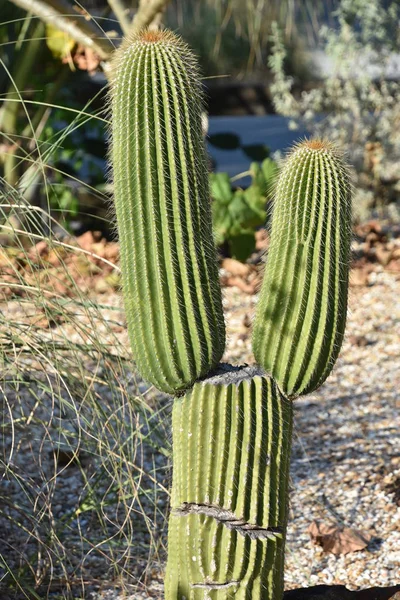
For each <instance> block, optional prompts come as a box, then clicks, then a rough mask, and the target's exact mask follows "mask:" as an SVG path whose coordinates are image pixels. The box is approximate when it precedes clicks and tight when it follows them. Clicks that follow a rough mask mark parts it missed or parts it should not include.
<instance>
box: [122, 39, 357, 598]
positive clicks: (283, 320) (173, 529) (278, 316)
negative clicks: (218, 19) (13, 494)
mask: <svg viewBox="0 0 400 600" xmlns="http://www.w3.org/2000/svg"><path fill="white" fill-rule="evenodd" d="M111 102H112V161H113V173H114V194H115V205H116V214H117V222H118V230H119V235H120V243H121V265H122V273H123V283H124V285H123V291H124V299H125V309H126V314H127V321H128V329H129V334H130V340H131V344H132V348H133V352H134V358H135V360H136V363H137V366H138V369H139V371H140V373H141V374H142V375H143V377H144V378H145V379H147V380H149V381H150V382H152V383H154V384H155V385H156V386H157V387H158V388H159V389H161V390H163V391H165V392H168V393H172V394H175V395H179V397H177V398H176V399H175V401H174V410H173V461H174V474H173V486H172V497H171V508H172V511H171V516H170V522H169V535H168V540H169V541H168V544H169V558H168V564H167V571H166V583H165V597H166V599H167V600H228V599H233V598H238V599H243V600H245V599H252V600H261V599H263V600H281V598H282V594H283V560H284V554H283V552H284V542H285V532H286V524H287V503H288V493H287V492H288V480H289V472H288V470H289V454H290V443H291V429H292V403H291V400H290V399H289V398H292V397H294V396H296V395H299V394H301V393H305V392H307V391H310V390H312V389H315V388H316V387H317V386H318V385H319V384H320V383H322V382H323V381H324V379H325V378H326V377H327V376H328V374H329V372H330V370H331V368H332V366H333V362H334V360H335V358H336V356H337V353H338V351H339V348H340V344H341V340H342V337H343V331H344V325H345V318H346V302H347V285H348V284H347V280H348V255H349V242H350V232H349V227H350V186H349V182H348V177H347V174H346V169H345V167H344V165H343V162H342V160H341V159H340V157H339V156H338V154H337V153H336V151H335V150H334V149H333V148H332V147H331V146H330V145H329V144H328V143H326V142H323V141H318V140H314V141H311V142H310V141H306V142H304V143H302V144H300V145H299V146H298V147H297V148H296V149H295V150H294V151H293V153H292V154H291V155H290V157H289V158H288V160H287V162H286V165H285V167H284V168H283V169H282V172H281V175H280V179H279V181H278V184H277V190H276V199H275V208H274V214H273V223H272V232H271V247H270V253H269V257H268V263H267V272H266V276H265V279H264V285H263V289H262V292H261V297H260V306H259V309H258V314H257V318H256V323H255V329H254V338H253V342H254V350H255V355H256V358H257V360H258V361H259V363H260V365H261V367H243V368H239V367H230V366H229V365H220V366H219V367H218V368H217V369H216V370H215V367H216V366H217V363H218V361H219V360H220V358H221V355H222V353H223V350H224V343H225V330H224V321H223V314H222V304H221V292H220V289H219V285H218V271H217V267H216V259H215V248H214V245H213V239H212V230H211V216H210V199H209V191H208V183H207V182H208V179H207V168H206V160H205V150H204V145H203V140H202V131H201V122H200V111H201V91H200V84H199V80H198V75H197V71H196V66H195V61H194V59H193V57H192V55H191V53H190V51H189V50H188V48H187V47H186V45H185V44H183V43H182V42H181V41H180V40H179V39H178V38H177V37H176V36H174V35H173V34H171V33H169V32H149V31H144V32H141V33H140V34H138V35H136V36H135V37H133V38H131V39H128V40H127V41H126V42H124V44H123V45H122V47H121V49H120V50H119V51H118V52H117V57H116V59H115V61H114V77H113V81H112V90H111ZM213 369H214V371H213Z"/></svg>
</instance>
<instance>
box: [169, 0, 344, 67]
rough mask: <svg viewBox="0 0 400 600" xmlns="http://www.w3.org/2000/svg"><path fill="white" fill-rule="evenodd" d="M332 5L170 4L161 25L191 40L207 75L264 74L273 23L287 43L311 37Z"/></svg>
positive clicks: (269, 1)
mask: <svg viewBox="0 0 400 600" xmlns="http://www.w3.org/2000/svg"><path fill="white" fill-rule="evenodd" d="M331 4H332V0H317V1H311V0H301V1H300V0H294V1H293V0H246V1H245V2H244V1H243V0H205V2H198V1H196V0H172V2H171V5H170V7H169V8H168V10H167V17H166V20H167V23H168V26H169V27H170V28H172V29H175V28H179V30H180V33H181V34H182V35H183V36H184V37H185V39H190V40H191V44H192V46H193V47H194V48H195V49H196V52H197V53H198V54H199V55H200V57H201V62H202V63H203V67H206V68H205V70H206V71H207V73H223V74H227V73H228V74H229V75H232V74H233V73H237V72H238V71H239V74H241V75H243V74H244V73H245V72H246V73H249V72H254V70H255V69H261V70H262V71H263V73H265V61H266V58H267V52H268V47H269V36H270V33H271V24H272V23H273V21H275V20H276V21H278V22H279V23H280V24H281V25H282V27H283V28H284V34H285V41H286V42H288V43H289V42H290V43H292V42H293V41H294V38H298V37H299V36H300V35H306V36H307V37H308V38H310V37H311V38H315V37H316V35H317V32H318V29H319V21H320V17H321V16H323V15H324V14H325V11H326V6H327V5H328V6H329V5H331Z"/></svg>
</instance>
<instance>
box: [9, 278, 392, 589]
mask: <svg viewBox="0 0 400 600" xmlns="http://www.w3.org/2000/svg"><path fill="white" fill-rule="evenodd" d="M368 283H369V285H368V286H353V287H351V293H350V311H349V319H348V326H347V336H346V341H345V343H344V345H343V349H342V352H341V354H340V358H339V360H338V363H337V366H336V367H335V369H334V372H333V373H332V375H331V376H330V377H329V379H328V381H327V382H326V383H325V384H324V385H323V386H322V388H321V389H320V390H319V391H318V392H317V393H314V394H312V395H309V396H307V397H306V398H304V399H300V400H298V401H296V411H295V431H294V441H293V456H292V464H291V478H292V491H291V496H290V520H289V527H288V540H287V552H286V572H285V577H286V589H293V588H296V587H302V586H311V585H316V584H323V583H325V584H344V585H346V586H347V587H348V588H350V589H359V588H365V587H369V586H374V585H377V586H386V585H395V584H398V583H400V574H399V573H400V508H399V506H398V501H399V495H400V493H399V487H400V452H399V451H400V443H399V433H398V431H399V424H400V423H399V408H400V394H399V389H400V277H399V275H398V274H392V273H389V272H387V271H384V270H383V269H382V268H380V267H378V268H377V269H376V270H374V271H373V272H372V273H371V274H370V275H369V280H368ZM224 303H225V310H226V316H227V322H228V347H227V352H226V355H225V357H224V360H226V361H230V362H233V363H234V364H243V363H251V362H252V357H251V354H250V325H251V320H252V317H253V314H254V306H255V303H256V296H252V295H245V294H243V293H242V292H239V291H237V290H236V289H235V288H226V289H225V292H224ZM107 304H109V305H110V306H111V305H114V306H118V305H119V299H118V297H117V296H113V297H111V296H110V297H108V298H107ZM10 306H11V303H10V304H9V306H8V310H10ZM11 310H12V311H14V313H13V316H14V318H16V315H15V312H16V311H17V307H16V306H14V307H12V306H11ZM110 315H111V316H112V319H113V321H114V322H115V323H117V324H118V323H121V322H123V321H121V319H122V317H121V315H120V314H119V313H115V312H114V311H113V312H112V313H110ZM116 331H117V333H116V335H117V336H118V338H119V340H120V341H121V342H122V344H126V341H127V340H126V333H125V331H124V328H121V326H120V325H117V327H116ZM63 333H64V334H68V332H67V331H64V332H63ZM48 335H50V333H49V334H48ZM51 335H55V332H54V331H52V332H51ZM69 335H70V336H72V335H73V332H69ZM130 385H131V387H130V392H129V393H130V394H133V395H134V394H135V393H136V394H137V393H139V391H140V390H142V389H143V387H142V385H141V384H140V382H139V383H138V382H131V384H130ZM138 386H139V387H138ZM99 389H100V391H101V389H102V388H99ZM29 390H30V391H29ZM33 392H34V390H33ZM13 393H14V392H13ZM30 394H32V387H31V388H29V386H28V387H27V388H26V389H25V391H24V394H23V398H24V399H23V402H22V404H24V408H21V406H22V405H21V397H19V400H18V403H19V404H18V406H19V410H22V411H24V410H25V411H26V413H27V414H29V410H32V406H34V405H35V403H36V402H37V394H36V396H35V394H32V395H31V396H30ZM128 395H129V394H128ZM8 398H9V401H10V402H11V404H12V399H13V396H12V394H11V393H10V394H9V396H8ZM150 401H151V398H150ZM164 404H165V402H164ZM167 405H168V403H167ZM43 406H44V408H43V409H42V410H43V411H44V414H42V415H41V422H46V414H45V413H46V410H47V409H46V406H45V400H44V396H43ZM50 408H51V407H50ZM50 408H49V410H50ZM6 410H7V409H6ZM51 410H52V413H51V414H53V415H54V418H53V422H52V424H53V425H54V431H57V428H56V424H57V419H58V418H61V417H60V415H58V414H57V413H54V407H53V408H51ZM166 410H167V411H168V406H167V409H166ZM52 424H50V425H48V429H47V431H48V432H49V433H48V435H49V436H52V435H53V434H54V431H52ZM39 438H40V435H39V432H37V435H36V436H35V435H33V434H32V435H31V437H30V438H29V439H26V438H24V436H23V432H22V433H21V431H19V430H17V431H16V432H14V439H13V444H14V448H15V447H17V448H18V449H19V453H18V460H19V461H22V462H23V461H24V459H25V460H26V459H27V458H28V455H29V453H31V454H32V453H33V454H35V452H37V451H38V449H39V448H40V443H39V442H40V439H39ZM10 443H11V441H10V440H7V439H5V449H6V451H7V448H8V447H9V446H8V445H7V444H10ZM24 448H25V450H24ZM33 454H32V455H33ZM139 454H140V453H139ZM135 460H136V459H135ZM140 460H141V463H140V464H141V467H142V468H143V469H144V470H145V471H146V472H148V473H153V474H154V476H155V477H156V478H157V477H158V473H160V477H159V482H160V485H163V484H164V483H166V482H167V481H168V479H166V472H165V468H164V467H165V465H166V459H165V458H164V457H163V456H158V457H157V458H156V460H155V462H154V459H153V457H152V455H151V453H150V450H149V448H147V449H146V448H144V450H143V452H142V457H141V459H140ZM93 464H94V465H95V463H93ZM93 464H91V463H90V465H91V466H90V465H89V463H88V467H87V472H85V470H84V469H83V470H79V471H75V472H74V473H73V474H72V475H71V470H70V469H67V468H65V469H64V470H59V471H57V486H55V485H54V486H53V488H52V489H51V490H50V491H48V492H49V494H50V493H51V494H52V506H54V514H55V515H56V516H58V517H60V516H61V517H62V515H63V514H66V513H68V510H69V508H71V507H73V506H76V504H77V498H78V497H80V498H82V494H83V491H84V489H85V477H87V475H88V473H91V471H90V470H91V469H92V470H93V469H94V468H95V467H93ZM155 464H156V467H157V468H155ZM21 469H22V467H21ZM41 469H42V471H41V473H42V475H41V481H44V480H46V479H47V480H48V479H49V478H51V475H52V473H53V471H54V465H53V467H52V469H53V471H52V470H51V469H50V468H49V466H48V465H47V466H46V465H44V464H43V463H41ZM46 469H49V470H48V471H46ZM71 478H72V479H71ZM39 479H40V478H39ZM4 483H5V484H6V486H5V488H7V489H6V492H7V494H9V498H12V499H13V501H14V502H17V501H18V500H20V502H21V505H22V506H23V504H24V501H23V497H22V496H23V492H22V491H20V492H18V490H21V489H22V488H21V487H20V486H18V485H17V484H16V483H15V481H8V482H3V484H4ZM5 488H4V489H5ZM4 489H3V493H4ZM396 490H397V492H396ZM103 492H104V494H105V492H106V487H105V488H104V490H103ZM17 493H20V494H21V498H18V497H16V496H15V494H17ZM13 494H14V495H13ZM166 498H167V496H166V494H164V495H163V494H162V493H160V498H159V506H160V510H161V512H162V511H164V510H165V502H166ZM396 502H397V503H396ZM37 509H38V510H40V507H37ZM144 509H146V504H144ZM102 510H103V512H104V515H106V516H107V515H108V517H109V518H110V520H111V513H110V512H107V511H108V508H107V507H106V506H104V507H103V508H102ZM153 510H154V508H153ZM314 520H318V521H320V522H322V523H334V524H337V525H345V526H347V527H351V528H356V529H363V530H366V531H368V533H369V534H370V535H371V541H370V543H369V545H368V547H367V549H365V550H362V551H358V552H353V553H349V554H347V555H339V556H335V555H333V554H326V553H323V551H322V549H321V548H320V547H318V546H314V545H313V544H312V543H311V541H310V536H309V533H308V527H309V525H310V524H311V523H312V522H313V521H314ZM0 521H1V519H0ZM22 522H23V523H25V525H26V523H28V522H25V521H23V520H22ZM1 526H4V522H0V527H1ZM97 526H98V523H97V522H95V520H93V519H92V520H90V519H87V522H85V520H84V519H83V520H82V519H81V521H79V520H77V525H76V528H77V537H76V539H74V540H72V543H71V544H69V542H68V540H65V541H64V547H65V548H66V550H67V554H68V548H73V546H74V544H76V543H77V541H78V540H79V539H82V535H81V534H82V531H83V532H84V534H85V535H87V534H88V532H89V534H90V536H92V540H91V541H92V542H93V540H94V543H100V538H101V535H102V533H101V532H102V531H104V529H99V528H98V529H96V527H97ZM113 526H115V523H114V524H110V523H109V524H107V527H108V528H109V530H108V532H109V534H110V536H112V534H113ZM103 527H104V523H103ZM159 527H160V540H161V543H162V541H163V540H164V539H165V538H164V537H163V536H165V531H164V532H162V525H161V524H159ZM3 531H5V532H6V534H7V543H3V544H0V545H1V546H2V547H1V548H0V551H1V552H2V553H3V555H5V556H7V552H8V553H9V555H11V554H10V553H11V550H10V546H9V545H8V544H10V543H11V544H14V545H18V531H16V530H15V527H13V526H12V525H10V524H8V525H7V529H4V528H3ZM131 533H132V532H131ZM78 534H79V535H78ZM132 535H133V538H132V539H133V543H134V544H135V543H137V544H138V545H140V541H139V540H140V539H145V536H146V535H147V534H146V532H145V528H144V529H143V530H142V529H139V531H138V532H136V534H135V532H133V533H132ZM141 536H144V537H142V538H141ZM0 537H3V542H4V537H5V536H0ZM10 540H11V542H10ZM135 540H136V541H135ZM110 543H111V537H110ZM92 547H93V544H92ZM138 547H139V546H138ZM80 552H86V553H88V552H89V551H88V548H87V547H86V546H85V547H84V546H83V545H82V544H81V546H80ZM161 555H162V553H161ZM134 558H135V557H134V556H133V558H132V557H131V558H130V561H127V563H126V570H127V572H130V573H131V574H132V564H133V563H132V560H134ZM68 559H70V560H71V564H73V565H75V563H76V564H78V563H79V564H80V565H82V560H81V559H80V560H78V559H76V561H75V562H74V561H73V560H72V558H71V555H70V554H68ZM85 561H86V562H85ZM85 561H84V562H85V569H86V571H85V573H86V577H87V579H88V581H89V583H88V584H87V585H86V592H85V594H83V592H78V591H77V592H76V595H75V596H73V597H74V598H81V597H85V598H90V599H91V600H122V598H124V600H128V599H131V600H133V599H145V598H162V597H163V594H162V564H160V563H157V562H155V563H154V566H153V567H152V568H151V569H149V568H148V569H147V571H146V573H147V574H146V579H145V580H142V581H143V583H142V585H141V586H140V588H139V587H137V588H136V589H135V587H132V586H130V585H128V586H127V588H126V589H127V592H124V593H122V592H121V591H120V590H121V585H120V584H121V580H118V581H114V580H113V579H112V572H110V569H109V568H105V567H104V562H102V559H101V554H99V555H97V558H96V560H95V561H91V560H88V559H86V558H85ZM137 562H138V565H137V568H136V569H135V574H136V575H137V576H139V574H140V569H141V568H142V567H143V564H146V561H145V560H144V559H142V558H141V559H140V560H138V561H137ZM75 568H76V565H75ZM105 571H106V572H107V575H106V576H105ZM79 576H80V577H81V578H82V580H84V579H85V577H84V576H82V572H81V573H80V575H79ZM96 579H99V580H100V579H102V584H101V586H100V587H101V590H100V591H99V590H98V589H97V591H96V588H98V587H99V585H98V582H97V583H96V581H95V580H96ZM122 579H123V577H122ZM90 580H92V582H90ZM130 581H132V580H130ZM128 583H129V582H128ZM59 591H60V590H59ZM44 597H51V592H49V595H48V596H44Z"/></svg>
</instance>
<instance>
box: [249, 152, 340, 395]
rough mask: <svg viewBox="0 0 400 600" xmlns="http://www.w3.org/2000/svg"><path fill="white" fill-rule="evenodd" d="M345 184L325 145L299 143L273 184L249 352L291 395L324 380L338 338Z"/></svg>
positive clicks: (333, 154)
mask: <svg viewBox="0 0 400 600" xmlns="http://www.w3.org/2000/svg"><path fill="white" fill-rule="evenodd" d="M350 213H351V200H350V184H349V180H348V175H347V172H346V169H345V167H344V164H343V162H342V159H341V158H340V156H339V155H338V154H337V152H336V151H335V150H334V149H333V148H332V147H331V145H330V144H327V143H325V142H321V141H311V142H308V141H306V142H304V143H302V144H300V145H299V146H298V147H296V148H295V150H294V151H293V152H292V154H291V155H290V156H289V158H288V160H287V162H286V165H285V167H284V169H283V170H282V172H281V175H280V178H279V182H278V185H277V191H276V199H275V207H274V213H273V218H272V229H271V245H270V252H269V257H268V260H267V266H266V273H265V276H264V281H263V285H262V291H261V294H260V302H259V306H258V310H257V316H256V321H255V327H254V333H253V348H254V354H255V357H256V359H257V361H258V362H259V364H260V365H262V366H263V368H265V369H266V371H267V372H268V373H270V374H271V375H272V376H273V377H274V378H275V379H276V381H277V383H278V384H279V385H280V387H281V389H282V390H283V392H284V393H285V394H287V395H289V396H290V397H293V396H297V395H299V394H305V393H308V392H311V391H313V390H314V389H316V388H317V387H319V385H321V383H323V381H324V380H325V379H326V377H327V376H328V375H329V373H330V371H331V369H332V367H333V364H334V361H335V360H336V357H337V355H338V353H339V350H340V346H341V343H342V339H343V334H344V328H345V322H346V306H347V288H348V265H349V253H350V236H351V231H350V227H349V224H350V223H351V217H350Z"/></svg>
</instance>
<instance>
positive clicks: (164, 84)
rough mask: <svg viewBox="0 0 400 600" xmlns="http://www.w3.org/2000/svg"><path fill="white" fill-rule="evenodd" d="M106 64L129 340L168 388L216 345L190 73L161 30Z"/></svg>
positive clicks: (198, 369) (181, 52) (185, 381)
mask: <svg viewBox="0 0 400 600" xmlns="http://www.w3.org/2000/svg"><path fill="white" fill-rule="evenodd" d="M113 70H114V74H115V75H114V78H113V82H112V87H111V95H112V113H113V118H112V162H113V170H114V198H115V207H116V213H117V220H118V231H119V237H120V244H121V267H122V273H123V285H124V298H125V308H126V314H127V319H128V329H129V334H130V340H131V344H132V347H133V351H134V356H135V360H136V363H137V366H138V369H139V371H140V372H141V374H142V375H143V377H144V378H145V379H147V380H148V381H150V382H151V383H153V384H154V385H155V386H156V387H158V388H159V389H161V390H163V391H164V392H167V393H175V392H177V391H179V390H181V389H187V388H189V387H190V386H191V385H192V384H193V383H194V382H195V380H196V379H198V378H199V377H202V376H204V375H206V374H207V373H208V371H209V370H210V369H212V368H213V367H215V366H216V365H217V364H218V362H219V360H220V359H221V357H222V354H223V352H224V349H225V326H224V318H223V313H222V301H221V290H220V288H219V285H218V270H217V260H216V251H215V248H214V243H213V235H212V224H211V223H212V221H211V206H210V197H209V184H208V172H207V166H206V152H205V147H204V140H203V136H202V129H201V110H202V106H203V105H202V93H201V87H200V80H199V77H198V74H197V67H196V64H195V61H194V58H193V56H192V54H191V53H190V51H189V49H188V48H187V46H186V45H185V44H184V43H183V42H182V41H180V40H179V39H178V38H177V37H175V36H174V35H173V34H172V33H169V32H159V31H144V32H143V33H141V34H139V35H135V36H134V37H132V38H130V39H128V40H127V41H126V42H125V43H124V44H123V45H122V47H121V48H120V49H119V50H118V52H117V53H116V58H115V59H114V63H113Z"/></svg>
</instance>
